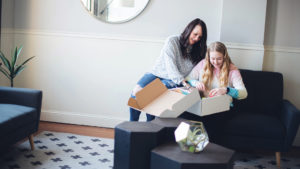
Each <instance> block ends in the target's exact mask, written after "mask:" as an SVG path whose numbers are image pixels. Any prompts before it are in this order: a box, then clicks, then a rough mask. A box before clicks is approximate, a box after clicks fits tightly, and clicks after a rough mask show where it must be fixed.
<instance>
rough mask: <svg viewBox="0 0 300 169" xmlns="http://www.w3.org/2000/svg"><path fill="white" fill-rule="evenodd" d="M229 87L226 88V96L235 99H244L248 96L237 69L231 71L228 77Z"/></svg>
mask: <svg viewBox="0 0 300 169" xmlns="http://www.w3.org/2000/svg"><path fill="white" fill-rule="evenodd" d="M229 76H230V77H229V80H230V87H228V88H227V94H228V95H230V96H231V97H233V98H235V99H239V100H240V99H245V98H246V97H247V96H248V92H247V89H246V88H245V85H244V82H243V79H242V76H241V73H240V71H239V70H238V69H235V70H231V71H230V75H229Z"/></svg>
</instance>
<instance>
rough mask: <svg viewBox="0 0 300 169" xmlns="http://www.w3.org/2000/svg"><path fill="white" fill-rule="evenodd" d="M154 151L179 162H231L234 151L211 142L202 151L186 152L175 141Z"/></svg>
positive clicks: (153, 151)
mask: <svg viewBox="0 0 300 169" xmlns="http://www.w3.org/2000/svg"><path fill="white" fill-rule="evenodd" d="M152 153H155V154H157V155H160V156H161V157H164V158H168V159H170V160H173V161H176V162H178V163H184V164H186V163H194V164H195V163H205V164H210V163H213V164H224V163H229V162H230V161H231V158H232V156H233V154H234V151H233V150H231V149H228V148H225V147H222V146H220V145H217V144H213V143H209V144H208V145H207V147H205V148H204V150H203V151H202V152H200V153H190V152H184V151H182V150H181V149H180V147H179V145H178V144H177V143H175V142H172V143H167V144H164V145H161V146H159V147H157V148H155V149H153V150H152Z"/></svg>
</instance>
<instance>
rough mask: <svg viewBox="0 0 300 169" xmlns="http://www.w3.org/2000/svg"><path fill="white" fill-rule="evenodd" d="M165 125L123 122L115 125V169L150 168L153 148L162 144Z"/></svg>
mask: <svg viewBox="0 0 300 169" xmlns="http://www.w3.org/2000/svg"><path fill="white" fill-rule="evenodd" d="M163 137H164V135H163V127H161V126H158V125H155V124H153V123H149V122H123V123H121V124H119V125H117V126H116V127H115V149H114V169H149V168H150V155H151V150H152V149H153V148H155V147H157V146H158V145H160V144H161V141H162V140H163Z"/></svg>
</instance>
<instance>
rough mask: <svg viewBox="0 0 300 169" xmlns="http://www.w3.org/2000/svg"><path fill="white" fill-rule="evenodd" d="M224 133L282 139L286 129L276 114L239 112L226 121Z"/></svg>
mask: <svg viewBox="0 0 300 169" xmlns="http://www.w3.org/2000/svg"><path fill="white" fill-rule="evenodd" d="M224 134H225V135H236V136H242V137H243V136H244V137H258V138H266V139H277V140H283V139H284V138H283V137H282V136H285V135H286V130H285V127H284V125H283V124H282V122H281V121H280V120H279V119H278V118H276V116H270V115H266V114H257V113H252V112H251V113H250V112H249V113H242V112H240V113H239V114H237V115H236V116H234V117H233V118H232V119H230V120H229V121H227V123H226V124H225V126H224Z"/></svg>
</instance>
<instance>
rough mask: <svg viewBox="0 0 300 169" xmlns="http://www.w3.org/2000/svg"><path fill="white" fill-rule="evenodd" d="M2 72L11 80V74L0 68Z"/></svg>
mask: <svg viewBox="0 0 300 169" xmlns="http://www.w3.org/2000/svg"><path fill="white" fill-rule="evenodd" d="M0 72H2V73H3V74H4V75H5V76H6V77H7V78H8V79H10V76H9V73H8V72H7V71H6V70H5V69H4V68H3V67H1V66H0Z"/></svg>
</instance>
